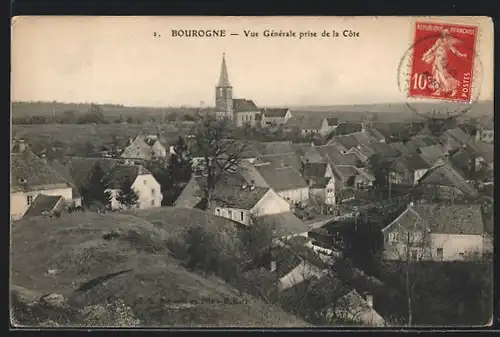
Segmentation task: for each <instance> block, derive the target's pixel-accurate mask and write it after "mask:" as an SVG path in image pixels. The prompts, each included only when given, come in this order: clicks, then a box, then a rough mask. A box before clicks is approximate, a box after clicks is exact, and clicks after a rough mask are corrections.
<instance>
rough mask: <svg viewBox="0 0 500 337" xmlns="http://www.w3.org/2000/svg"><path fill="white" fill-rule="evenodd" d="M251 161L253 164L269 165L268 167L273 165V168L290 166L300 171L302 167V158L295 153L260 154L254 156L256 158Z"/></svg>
mask: <svg viewBox="0 0 500 337" xmlns="http://www.w3.org/2000/svg"><path fill="white" fill-rule="evenodd" d="M253 163H254V164H255V165H269V167H274V168H283V167H287V166H291V167H293V168H294V169H295V170H297V171H300V169H301V167H302V160H301V159H300V157H299V156H298V155H297V154H295V153H285V154H273V155H265V156H260V157H258V158H256V160H255V161H254V162H253Z"/></svg>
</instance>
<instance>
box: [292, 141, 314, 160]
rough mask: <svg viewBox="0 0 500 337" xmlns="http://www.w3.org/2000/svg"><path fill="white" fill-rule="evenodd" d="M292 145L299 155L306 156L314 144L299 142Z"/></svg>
mask: <svg viewBox="0 0 500 337" xmlns="http://www.w3.org/2000/svg"><path fill="white" fill-rule="evenodd" d="M292 147H293V149H294V150H295V153H296V154H297V155H299V156H300V157H304V156H305V154H306V152H307V151H308V150H309V149H311V148H312V145H311V143H298V144H292Z"/></svg>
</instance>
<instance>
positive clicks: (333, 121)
mask: <svg viewBox="0 0 500 337" xmlns="http://www.w3.org/2000/svg"><path fill="white" fill-rule="evenodd" d="M326 122H327V123H328V127H329V128H330V132H331V131H333V130H335V129H336V128H337V126H339V118H338V117H327V118H326Z"/></svg>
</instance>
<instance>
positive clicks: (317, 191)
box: [301, 162, 336, 205]
mask: <svg viewBox="0 0 500 337" xmlns="http://www.w3.org/2000/svg"><path fill="white" fill-rule="evenodd" d="M301 171H302V172H301V173H302V176H303V177H304V179H305V180H306V182H307V183H308V185H309V198H310V199H314V200H318V201H321V202H324V203H325V204H327V205H334V204H335V202H336V200H335V177H334V174H333V170H332V166H331V164H330V163H326V162H323V163H321V162H306V163H303V164H302V170H301Z"/></svg>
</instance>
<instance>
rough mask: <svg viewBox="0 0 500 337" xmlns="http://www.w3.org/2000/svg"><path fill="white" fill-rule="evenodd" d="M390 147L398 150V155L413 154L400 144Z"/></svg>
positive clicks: (395, 143) (396, 143)
mask: <svg viewBox="0 0 500 337" xmlns="http://www.w3.org/2000/svg"><path fill="white" fill-rule="evenodd" d="M391 146H392V147H393V148H395V149H396V150H398V151H399V153H402V154H409V153H410V152H413V151H411V150H410V149H408V147H407V146H406V145H405V144H403V143H402V142H394V143H391Z"/></svg>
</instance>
